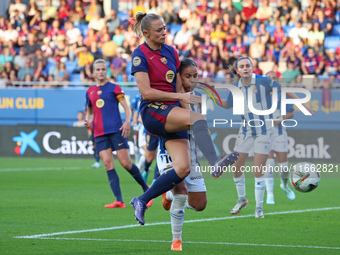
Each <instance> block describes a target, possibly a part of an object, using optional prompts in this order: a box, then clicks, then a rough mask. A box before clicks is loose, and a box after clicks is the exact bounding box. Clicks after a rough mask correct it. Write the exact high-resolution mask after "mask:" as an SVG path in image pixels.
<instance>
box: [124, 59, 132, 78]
mask: <svg viewBox="0 0 340 255" xmlns="http://www.w3.org/2000/svg"><path fill="white" fill-rule="evenodd" d="M131 68H132V62H131V61H127V62H126V68H125V71H126V74H127V75H130V74H131Z"/></svg>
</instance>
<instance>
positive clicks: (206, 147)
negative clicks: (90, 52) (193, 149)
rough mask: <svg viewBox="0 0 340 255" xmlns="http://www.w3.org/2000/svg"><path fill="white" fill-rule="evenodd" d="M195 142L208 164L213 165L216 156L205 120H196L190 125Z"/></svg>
mask: <svg viewBox="0 0 340 255" xmlns="http://www.w3.org/2000/svg"><path fill="white" fill-rule="evenodd" d="M192 129H193V133H194V137H195V143H196V144H197V146H198V148H199V149H200V150H201V151H202V153H203V155H204V156H205V158H206V159H207V160H208V161H209V164H210V165H211V166H213V165H214V164H215V162H216V161H217V159H218V157H217V155H216V151H215V148H214V144H213V142H212V140H211V137H210V134H209V130H208V124H207V121H206V120H198V121H196V122H195V123H194V125H193V126H192Z"/></svg>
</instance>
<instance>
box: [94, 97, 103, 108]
mask: <svg viewBox="0 0 340 255" xmlns="http://www.w3.org/2000/svg"><path fill="white" fill-rule="evenodd" d="M104 104H105V102H104V100H103V99H98V100H97V101H96V106H97V107H98V108H102V107H103V106H104Z"/></svg>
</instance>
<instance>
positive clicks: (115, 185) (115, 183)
mask: <svg viewBox="0 0 340 255" xmlns="http://www.w3.org/2000/svg"><path fill="white" fill-rule="evenodd" d="M106 173H107V177H108V178H109V183H110V187H111V190H112V192H113V194H114V195H115V197H116V199H117V200H118V201H119V202H122V203H124V201H123V197H122V192H121V191H120V185H119V177H118V174H117V172H116V170H115V169H111V170H109V171H106Z"/></svg>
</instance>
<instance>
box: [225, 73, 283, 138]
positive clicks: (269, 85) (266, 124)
mask: <svg viewBox="0 0 340 255" xmlns="http://www.w3.org/2000/svg"><path fill="white" fill-rule="evenodd" d="M234 85H235V86H237V87H238V88H239V89H240V90H241V91H242V93H243V95H244V115H243V116H242V120H244V123H245V125H243V127H242V134H243V135H245V136H252V137H256V136H260V135H267V134H271V133H272V132H273V130H272V119H273V114H269V115H255V114H253V113H252V112H251V111H250V110H249V107H248V97H249V96H251V97H252V102H253V106H254V108H255V109H256V110H268V109H270V108H271V106H272V96H271V92H272V91H273V87H276V88H278V90H280V87H281V85H280V84H279V83H277V82H275V81H273V80H272V79H270V78H268V77H266V76H261V75H256V74H252V80H251V83H250V85H249V86H244V85H243V84H242V80H241V79H240V80H239V81H238V82H236V83H235V84H234ZM227 104H228V105H229V106H231V107H233V95H232V93H231V92H230V91H229V92H228V96H227ZM249 121H250V125H248V123H249ZM262 123H263V125H262V126H261V124H262ZM253 126H256V127H253Z"/></svg>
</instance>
